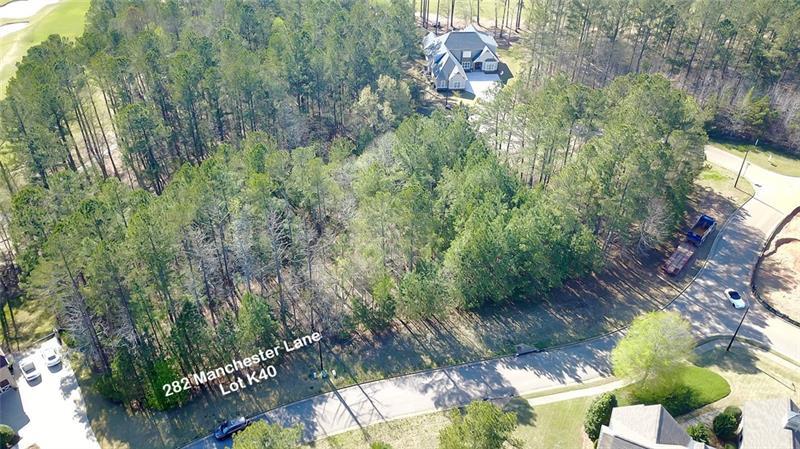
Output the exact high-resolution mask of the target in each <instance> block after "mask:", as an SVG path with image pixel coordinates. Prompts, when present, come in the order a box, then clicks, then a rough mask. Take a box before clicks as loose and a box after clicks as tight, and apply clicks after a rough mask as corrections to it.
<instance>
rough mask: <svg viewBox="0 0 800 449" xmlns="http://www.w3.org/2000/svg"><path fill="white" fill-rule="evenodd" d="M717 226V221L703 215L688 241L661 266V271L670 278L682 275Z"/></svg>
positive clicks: (689, 234) (688, 234)
mask: <svg viewBox="0 0 800 449" xmlns="http://www.w3.org/2000/svg"><path fill="white" fill-rule="evenodd" d="M716 226H717V222H716V220H714V219H713V218H711V217H709V216H708V215H701V216H700V218H698V219H697V221H696V222H695V224H694V226H692V229H691V230H689V232H687V233H686V240H685V241H683V242H681V243H680V245H678V247H677V248H675V251H674V252H673V253H672V255H671V256H669V259H667V261H666V262H665V263H664V265H662V266H661V269H662V270H664V272H665V273H667V274H669V275H670V276H675V275H677V274H678V273H680V272H681V270H682V269H683V267H685V266H686V264H688V263H689V260H691V259H692V256H693V255H694V253H695V251H697V248H698V247H699V246H700V245H702V244H703V242H704V241H705V240H706V237H708V236H709V235H711V233H712V232H714V228H715V227H716Z"/></svg>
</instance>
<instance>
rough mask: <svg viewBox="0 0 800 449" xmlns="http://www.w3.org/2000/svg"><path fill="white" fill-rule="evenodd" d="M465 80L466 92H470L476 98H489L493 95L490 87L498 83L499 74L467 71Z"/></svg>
mask: <svg viewBox="0 0 800 449" xmlns="http://www.w3.org/2000/svg"><path fill="white" fill-rule="evenodd" d="M467 81H468V82H467V92H472V93H473V94H474V95H475V99H476V100H477V99H481V100H491V99H492V97H494V91H493V90H492V88H494V87H495V86H496V85H498V84H500V76H499V75H497V74H496V73H483V72H469V73H467Z"/></svg>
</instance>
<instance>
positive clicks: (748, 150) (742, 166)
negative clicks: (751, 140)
mask: <svg viewBox="0 0 800 449" xmlns="http://www.w3.org/2000/svg"><path fill="white" fill-rule="evenodd" d="M753 146H756V147H757V146H758V139H756V144H755V145H753ZM748 154H750V147H747V150H745V152H744V159H742V165H741V166H740V167H739V173H737V174H736V181H735V182H734V183H733V187H734V188H735V187H736V186H737V185H738V184H739V177H740V176H742V169H743V168H744V164H745V162H747V155H748Z"/></svg>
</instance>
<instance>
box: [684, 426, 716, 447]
mask: <svg viewBox="0 0 800 449" xmlns="http://www.w3.org/2000/svg"><path fill="white" fill-rule="evenodd" d="M686 433H688V434H689V436H690V437H692V439H693V440H695V441H697V442H699V443H705V444H711V429H709V428H708V426H707V425H705V424H703V423H697V424H693V425H691V426H689V427H687V428H686Z"/></svg>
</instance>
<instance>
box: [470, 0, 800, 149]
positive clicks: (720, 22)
mask: <svg viewBox="0 0 800 449" xmlns="http://www.w3.org/2000/svg"><path fill="white" fill-rule="evenodd" d="M512 3H513V2H512ZM522 16H523V23H524V25H523V26H522V31H521V32H520V33H521V36H522V39H521V40H520V43H521V47H520V48H519V53H518V54H519V55H521V58H522V59H523V61H524V62H525V64H526V66H527V67H526V72H527V73H526V74H525V76H526V77H529V78H530V79H532V80H533V81H534V82H535V83H537V84H540V83H542V82H544V81H545V80H547V79H548V78H550V77H552V76H554V75H556V74H563V75H565V76H566V77H567V79H569V80H570V81H574V82H580V83H582V84H585V85H588V86H595V87H597V86H604V85H606V84H607V83H609V82H611V81H612V80H614V79H615V78H616V77H617V76H620V75H624V74H628V73H661V74H664V75H665V76H666V77H668V78H669V79H670V80H671V81H672V82H673V83H675V85H676V86H678V87H681V88H682V89H684V90H685V91H686V92H688V93H690V94H691V95H693V96H694V97H695V98H697V100H698V103H699V104H701V105H702V107H703V109H704V110H705V111H706V113H707V115H708V118H709V130H710V132H713V133H715V134H718V135H724V136H731V137H736V138H740V139H742V138H744V139H749V140H755V139H756V138H759V137H760V138H761V139H762V140H768V141H771V142H773V143H775V144H777V145H779V146H782V147H784V148H788V149H790V150H792V151H794V152H800V126H798V125H799V124H800V114H798V111H800V96H798V95H797V91H798V83H800V76H799V75H800V72H799V71H798V68H800V66H798V63H800V32H798V30H800V5H798V3H797V2H796V1H792V0H755V1H730V0H667V1H652V0H633V1H630V0H591V1H567V2H552V1H548V0H531V1H526V2H525V5H524V9H523V10H522ZM483 24H484V25H492V24H491V22H487V20H486V19H484V20H483ZM519 28H520V26H519V25H517V29H519ZM517 75H519V74H515V76H517ZM758 102H760V104H759V109H761V110H767V111H769V114H768V117H769V119H768V120H767V121H766V122H762V123H761V124H760V125H759V126H755V127H754V126H752V124H751V123H748V122H747V121H742V120H741V116H742V115H743V114H744V115H748V114H749V112H748V110H749V109H751V105H753V104H758Z"/></svg>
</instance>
